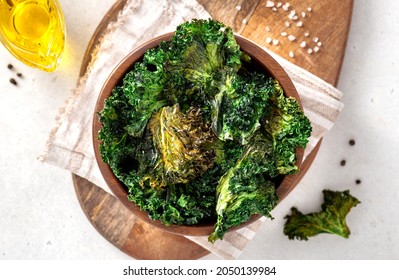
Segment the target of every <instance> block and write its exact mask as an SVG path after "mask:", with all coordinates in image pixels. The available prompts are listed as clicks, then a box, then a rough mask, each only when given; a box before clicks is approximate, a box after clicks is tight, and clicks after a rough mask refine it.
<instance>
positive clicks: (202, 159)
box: [143, 104, 216, 187]
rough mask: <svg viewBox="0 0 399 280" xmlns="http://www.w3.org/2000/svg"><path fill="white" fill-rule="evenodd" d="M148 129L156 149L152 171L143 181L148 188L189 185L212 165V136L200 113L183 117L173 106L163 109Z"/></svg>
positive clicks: (191, 111)
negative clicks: (148, 183)
mask: <svg viewBox="0 0 399 280" xmlns="http://www.w3.org/2000/svg"><path fill="white" fill-rule="evenodd" d="M148 129H149V131H150V132H151V135H152V141H153V143H154V144H155V146H156V148H157V150H158V159H157V161H156V163H155V166H154V169H153V170H152V171H151V172H150V173H149V174H148V175H147V176H144V178H143V180H144V181H145V180H147V179H148V180H150V185H151V186H152V187H164V186H166V185H168V184H178V183H189V182H190V181H192V180H194V179H195V178H197V177H199V175H202V174H203V173H204V172H205V171H206V170H207V169H208V168H209V167H211V166H212V165H213V158H214V151H213V150H214V149H213V145H214V143H215V142H216V137H215V135H214V134H213V133H212V131H211V129H210V127H209V126H208V125H206V124H204V123H203V121H202V116H201V111H200V110H198V109H194V108H192V109H190V110H188V111H187V113H186V114H183V113H182V112H181V111H180V108H179V106H178V105H177V104H176V105H174V106H172V107H163V108H162V109H160V110H159V111H158V112H156V113H155V114H154V115H153V116H152V118H151V119H150V121H149V123H148Z"/></svg>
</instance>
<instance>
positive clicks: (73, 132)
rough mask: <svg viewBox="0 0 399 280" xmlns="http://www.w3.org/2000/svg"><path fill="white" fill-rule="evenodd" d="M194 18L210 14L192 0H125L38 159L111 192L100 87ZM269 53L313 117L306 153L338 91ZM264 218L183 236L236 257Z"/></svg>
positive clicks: (328, 120)
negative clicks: (211, 233) (95, 121)
mask: <svg viewBox="0 0 399 280" xmlns="http://www.w3.org/2000/svg"><path fill="white" fill-rule="evenodd" d="M192 18H203V19H207V18H210V15H209V14H208V13H207V12H206V11H205V10H204V8H203V7H202V6H201V5H199V4H198V3H197V2H196V1H189V0H146V1H144V0H128V1H127V2H126V4H125V6H124V8H123V9H122V10H121V12H120V13H119V15H118V18H117V20H116V21H114V22H111V23H109V24H108V26H107V28H106V30H105V31H104V35H103V37H102V38H101V40H100V42H99V44H98V46H96V48H95V50H94V52H93V53H92V60H91V62H90V63H89V65H88V68H87V71H86V73H85V75H84V76H83V77H81V78H80V80H79V83H78V85H77V87H76V89H75V90H74V92H73V93H72V94H71V96H70V97H69V98H68V100H67V102H66V105H65V107H64V108H62V109H61V112H60V114H59V116H58V117H57V120H56V126H55V127H54V129H53V130H52V131H51V133H50V136H49V140H48V143H47V145H46V149H45V151H44V153H43V155H42V156H41V157H40V158H41V160H42V161H43V162H46V163H50V164H54V165H56V166H59V167H61V168H65V169H67V170H69V171H71V172H72V173H74V174H77V175H79V176H81V177H83V178H86V179H87V180H89V181H91V182H93V183H94V184H96V185H97V186H99V187H101V188H103V189H105V190H106V191H108V192H110V190H109V189H108V187H107V185H106V183H105V181H104V180H103V178H102V176H101V173H100V171H99V168H98V166H97V163H96V160H95V156H94V151H93V147H92V134H91V133H92V129H91V126H92V117H93V112H94V107H95V103H96V100H97V97H98V94H99V92H100V90H101V87H102V85H103V84H104V82H105V80H106V79H107V77H108V76H109V74H110V73H111V71H112V70H113V69H114V68H115V67H116V66H117V64H118V63H119V62H120V61H121V60H122V59H123V58H124V57H125V56H126V55H127V54H128V53H129V52H131V51H132V50H133V49H135V48H136V47H137V46H139V45H140V44H142V43H144V42H145V41H146V40H148V39H150V38H153V37H155V36H157V35H160V34H163V33H166V32H170V31H173V30H175V28H176V26H177V25H179V24H180V23H182V22H184V21H187V20H190V19H192ZM121 42H123V43H121ZM271 55H272V56H273V57H274V58H275V59H276V60H277V61H278V62H279V63H280V64H281V65H282V67H283V68H284V69H285V70H286V72H287V73H288V75H289V76H290V78H291V79H292V80H293V83H294V85H295V87H296V88H297V91H298V93H299V95H300V98H301V101H302V104H303V107H304V111H305V114H306V115H307V116H308V117H309V119H310V121H311V123H312V127H313V132H312V135H311V139H310V142H309V144H308V146H307V148H306V151H305V156H306V155H308V154H309V153H310V152H311V151H312V149H313V148H314V147H315V146H316V145H317V143H318V141H319V140H320V139H321V138H322V137H323V135H324V134H325V133H326V132H327V131H328V130H330V129H331V127H332V126H333V124H334V122H335V120H336V118H337V117H338V115H339V113H340V111H341V110H342V108H343V104H342V103H341V102H340V101H339V100H340V98H341V96H342V94H341V93H340V92H339V91H338V90H337V89H335V88H334V87H333V86H331V85H329V84H327V83H326V82H324V81H322V80H321V79H319V78H317V77H316V76H314V75H312V74H310V73H308V72H307V71H305V70H303V69H301V68H299V67H297V66H295V65H293V64H292V63H290V62H288V61H287V60H285V59H283V58H281V57H279V56H278V55H276V54H273V53H271ZM262 221H264V219H259V220H257V221H256V222H254V223H253V224H251V225H250V226H248V227H244V228H242V229H240V230H237V231H234V232H229V233H227V234H226V235H225V237H224V238H223V240H222V241H217V242H215V244H210V243H209V242H208V241H207V237H192V236H187V238H189V239H190V240H192V241H194V242H196V243H198V244H200V245H201V246H203V247H205V248H206V249H207V250H209V251H210V252H212V253H214V254H216V255H218V256H220V257H221V258H223V259H234V258H237V257H238V256H239V255H240V253H241V251H242V250H243V249H244V248H245V246H246V245H247V244H248V242H249V241H250V240H251V239H252V238H253V237H254V236H255V234H256V231H257V229H258V228H259V226H260V225H261V223H262Z"/></svg>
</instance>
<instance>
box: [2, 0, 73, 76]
mask: <svg viewBox="0 0 399 280" xmlns="http://www.w3.org/2000/svg"><path fill="white" fill-rule="evenodd" d="M65 33H66V30H65V22H64V16H63V13H62V10H61V6H60V4H59V3H58V0H0V41H1V42H2V43H3V45H4V46H5V47H6V48H7V49H8V50H9V51H10V53H11V54H13V55H14V56H15V57H16V58H18V59H19V60H20V61H22V62H24V63H25V64H27V65H29V66H32V67H37V68H39V69H41V70H43V71H46V72H52V71H54V70H56V68H57V66H58V64H59V62H60V59H61V56H62V53H63V51H64V46H65Z"/></svg>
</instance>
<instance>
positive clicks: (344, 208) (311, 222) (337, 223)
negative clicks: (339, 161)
mask: <svg viewBox="0 0 399 280" xmlns="http://www.w3.org/2000/svg"><path fill="white" fill-rule="evenodd" d="M323 195H324V202H323V204H322V205H321V211H320V212H315V213H310V214H306V215H305V214H302V213H301V212H300V211H299V210H298V209H296V208H295V207H293V208H292V209H291V215H287V216H286V219H287V221H286V223H285V225H284V234H285V235H287V236H288V238H289V239H295V238H296V239H299V240H308V238H309V237H312V236H315V235H318V234H320V233H330V234H336V235H338V236H342V237H344V238H348V237H349V235H350V230H349V227H348V225H347V224H346V216H347V214H348V213H349V211H350V210H351V208H352V207H355V206H356V205H357V204H359V203H360V201H359V200H358V199H357V198H355V197H353V196H352V195H350V194H349V191H348V190H346V191H343V192H340V191H330V190H324V191H323Z"/></svg>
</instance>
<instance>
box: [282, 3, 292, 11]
mask: <svg viewBox="0 0 399 280" xmlns="http://www.w3.org/2000/svg"><path fill="white" fill-rule="evenodd" d="M289 8H290V3H285V4H284V5H283V10H284V11H288V9H289Z"/></svg>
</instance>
